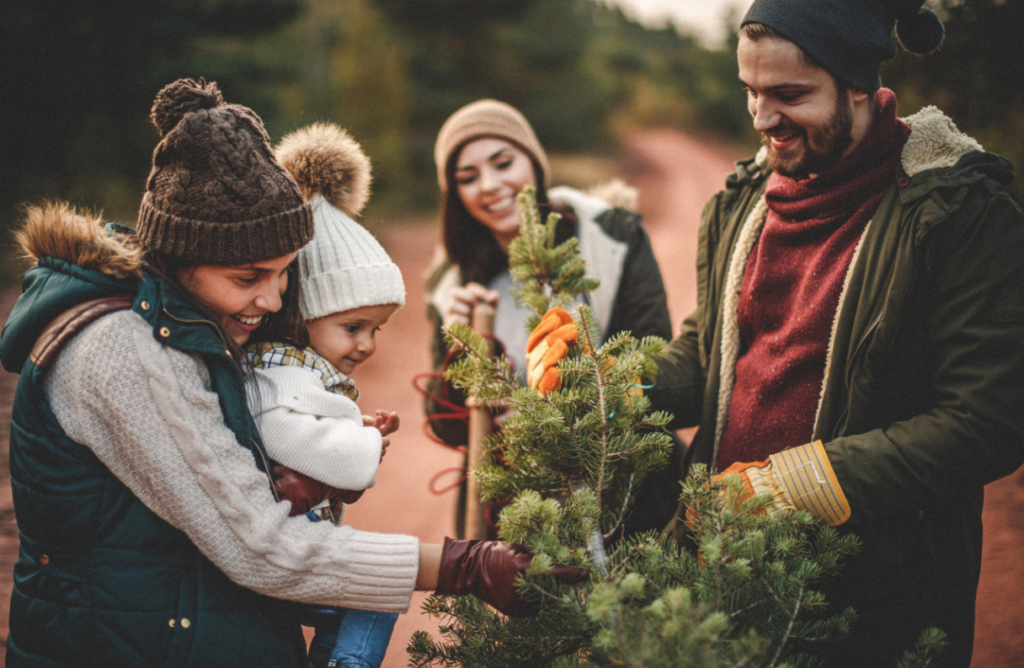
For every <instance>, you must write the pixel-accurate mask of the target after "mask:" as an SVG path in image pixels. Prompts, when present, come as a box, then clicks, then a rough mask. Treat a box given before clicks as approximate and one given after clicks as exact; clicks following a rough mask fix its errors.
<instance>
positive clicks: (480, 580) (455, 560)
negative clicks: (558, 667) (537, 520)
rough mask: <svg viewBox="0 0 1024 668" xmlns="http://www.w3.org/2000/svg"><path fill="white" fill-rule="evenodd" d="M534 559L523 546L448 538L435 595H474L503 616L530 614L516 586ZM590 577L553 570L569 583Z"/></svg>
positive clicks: (568, 568)
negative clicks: (518, 579) (520, 576)
mask: <svg viewBox="0 0 1024 668" xmlns="http://www.w3.org/2000/svg"><path fill="white" fill-rule="evenodd" d="M532 560H533V554H532V553H531V552H530V550H528V549H527V548H526V547H524V546H522V545H515V544H512V543H502V542H499V541H492V540H452V539H451V538H445V539H444V547H443V548H442V551H441V555H440V557H439V558H438V576H437V585H436V592H437V593H438V594H442V595H445V596H461V595H463V594H474V595H475V596H476V597H477V598H479V599H480V600H481V601H483V602H485V603H488V604H489V605H491V606H493V607H494V609H495V610H497V611H498V612H500V613H503V614H506V615H510V616H513V617H523V616H526V615H530V614H532V613H534V612H535V606H534V605H533V604H531V603H530V602H529V601H526V600H524V599H523V598H522V597H521V596H519V594H518V593H517V592H516V587H515V584H516V579H517V578H518V576H519V575H521V574H523V573H525V572H526V569H527V568H529V566H530V562H531V561H532ZM422 568H423V565H422V562H421V569H422ZM588 574H589V571H588V570H587V569H586V568H579V567H577V566H564V565H560V564H556V565H555V566H553V567H552V569H551V576H552V577H553V578H555V579H556V580H559V581H561V582H566V583H573V582H580V581H581V580H584V579H586V577H587V575H588Z"/></svg>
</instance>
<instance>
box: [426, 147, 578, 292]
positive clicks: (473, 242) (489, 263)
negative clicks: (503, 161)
mask: <svg viewBox="0 0 1024 668" xmlns="http://www.w3.org/2000/svg"><path fill="white" fill-rule="evenodd" d="M476 139H478V138H473V139H469V140H467V141H465V142H463V143H462V144H460V145H459V146H458V147H457V148H456V149H455V150H454V151H452V154H451V155H450V156H448V162H447V163H446V164H445V168H444V169H445V177H446V182H447V183H448V184H449V186H448V192H447V193H445V195H444V199H443V200H442V201H441V224H442V226H443V234H444V249H445V252H446V253H447V254H448V259H449V260H450V261H451V262H453V263H454V264H455V265H457V266H458V267H459V270H460V272H461V273H462V282H463V283H464V284H465V283H480V284H481V285H487V284H488V283H490V282H491V280H493V279H494V277H495V276H497V275H498V274H500V273H501V272H503V271H504V270H505V269H507V268H508V254H507V253H506V252H505V251H504V250H503V249H502V248H501V245H500V244H499V243H498V240H497V239H495V238H494V235H493V234H492V233H491V231H490V230H489V229H487V228H486V227H485V226H484V225H483V223H481V222H480V221H478V220H477V219H476V218H474V217H473V216H472V215H470V213H469V211H467V210H466V207H465V206H464V205H463V204H462V198H460V197H459V188H458V181H457V180H456V178H455V167H456V163H457V162H458V157H459V154H461V153H462V149H463V148H465V146H466V144H469V143H470V142H473V141H476ZM502 139H504V140H505V141H508V142H509V143H511V144H512V145H513V146H515V147H516V148H517V149H519V150H520V151H521V152H522V153H523V155H525V156H527V157H528V158H529V159H530V164H531V165H532V166H533V174H534V180H535V181H536V183H537V208H538V209H539V210H540V215H541V219H542V220H543V219H546V218H547V216H548V214H549V213H551V211H552V206H551V203H550V202H549V201H548V193H547V188H545V186H544V172H543V170H541V167H540V165H539V164H537V161H536V160H535V159H534V157H533V155H532V154H531V153H530V152H529V151H527V150H526V149H524V148H523V147H521V146H520V145H519V144H517V143H515V142H513V141H511V140H509V139H506V138H504V137H502ZM557 213H559V214H561V215H562V220H561V221H559V223H558V228H557V230H556V232H555V239H556V242H557V243H561V242H563V241H565V240H566V239H568V238H569V237H571V236H572V235H573V234H574V233H575V231H576V222H577V221H576V217H575V215H574V214H573V212H572V210H571V209H566V210H562V209H559V210H558V211H557Z"/></svg>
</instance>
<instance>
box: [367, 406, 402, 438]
mask: <svg viewBox="0 0 1024 668" xmlns="http://www.w3.org/2000/svg"><path fill="white" fill-rule="evenodd" d="M398 424H399V420H398V413H396V412H394V411H382V410H378V411H377V417H376V418H375V419H374V421H373V426H374V427H376V428H377V429H379V430H380V435H381V436H387V435H388V434H393V433H394V432H396V431H398Z"/></svg>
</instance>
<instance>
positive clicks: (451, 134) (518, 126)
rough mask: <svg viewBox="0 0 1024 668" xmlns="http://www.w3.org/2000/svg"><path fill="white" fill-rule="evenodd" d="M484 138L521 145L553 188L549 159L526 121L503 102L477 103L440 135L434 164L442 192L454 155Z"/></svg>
mask: <svg viewBox="0 0 1024 668" xmlns="http://www.w3.org/2000/svg"><path fill="white" fill-rule="evenodd" d="M481 137H499V138H501V139H507V140H509V141H511V142H513V143H515V144H516V145H518V146H519V147H520V148H521V149H523V150H524V151H526V153H527V154H529V155H530V157H532V158H533V159H534V160H535V161H536V162H537V164H538V165H540V170H541V172H542V175H543V179H544V186H545V187H547V186H550V185H551V174H550V172H551V170H550V168H549V167H548V156H547V155H546V154H545V153H544V149H543V147H541V145H540V142H539V141H537V135H535V134H534V133H533V128H532V127H530V123H529V122H528V121H527V120H526V118H525V117H524V116H523V115H522V114H521V113H519V111H518V110H517V109H515V108H514V107H512V106H510V105H508V104H505V103H504V102H498V101H497V100H477V101H476V102H472V103H470V104H467V105H466V106H465V107H463V108H461V109H459V110H458V111H456V112H455V113H454V114H452V115H451V116H449V117H448V120H447V121H445V122H444V125H442V126H441V131H440V132H439V133H438V134H437V144H435V146H434V162H435V163H436V164H437V182H438V184H439V185H440V186H441V190H442V191H443V192H447V191H448V182H447V175H446V174H445V166H446V165H447V164H448V161H449V160H450V159H451V156H452V153H453V152H455V151H456V150H457V149H458V148H459V147H461V146H462V145H463V144H465V143H466V142H468V141H469V140H471V139H479V138H481Z"/></svg>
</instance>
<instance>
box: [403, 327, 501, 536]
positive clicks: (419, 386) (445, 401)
mask: <svg viewBox="0 0 1024 668" xmlns="http://www.w3.org/2000/svg"><path fill="white" fill-rule="evenodd" d="M483 337H484V338H485V339H490V340H493V341H495V342H497V343H499V344H500V341H498V339H497V338H495V337H494V336H492V335H490V334H484V335H483ZM454 355H455V351H451V350H450V351H448V354H447V355H445V358H444V362H443V363H442V364H441V369H442V370H441V371H426V372H424V373H418V374H416V375H415V376H413V377H412V386H413V388H414V389H415V390H416V391H417V392H419V393H420V394H421V395H423V396H424V397H426V398H429V399H430V400H432V401H433V402H434V403H435V404H437V405H439V406H442V407H444V408H447V409H448V410H449V412H448V413H435V414H434V415H427V416H426V417H425V418H424V420H423V422H422V429H423V434H424V435H425V436H426V437H427V438H428V439H430V440H431V441H433V442H434V443H437V444H439V445H443V446H444V447H446V448H451V449H452V450H455V451H456V452H461V453H462V454H466V446H464V445H452V444H451V443H447V442H445V441H444V440H442V439H441V438H438V436H437V435H436V434H435V433H434V430H433V429H431V428H430V425H431V423H432V422H439V421H441V420H457V421H459V422H463V423H466V424H467V425H468V424H469V409H468V408H466V407H465V406H460V405H459V404H456V403H454V402H453V401H451V399H450V398H449V396H448V384H447V383H445V382H443V381H444V369H447V368H448V366H449V365H450V364H451V361H452V358H453V357H454ZM434 379H440V380H441V381H442V383H441V387H442V388H444V395H445V396H443V397H439V396H437V395H436V394H433V393H432V392H431V391H430V390H428V389H427V383H429V382H430V381H431V380H434ZM495 427H496V422H495V421H494V416H491V428H492V429H494V428H495ZM498 458H499V460H501V456H500V455H499V456H498ZM452 471H460V472H461V474H462V475H461V476H459V478H458V480H456V481H455V482H453V483H451V484H449V485H445V486H444V487H441V488H440V489H438V488H437V480H438V479H439V478H441V477H442V476H444V475H445V474H447V473H451V472H452ZM468 474H469V471H468V470H467V469H466V467H465V466H452V467H449V468H445V469H441V470H440V471H438V472H437V473H435V474H434V475H433V476H432V477H431V478H430V481H429V482H428V483H427V487H428V489H429V490H430V492H431V493H432V494H438V495H439V494H444V493H446V492H449V491H451V490H453V489H455V488H457V487H459V486H460V485H462V483H463V482H465V480H466V476H467V475H468ZM487 521H488V523H490V524H491V526H494V524H493V522H492V521H491V519H490V515H488V517H487Z"/></svg>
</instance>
